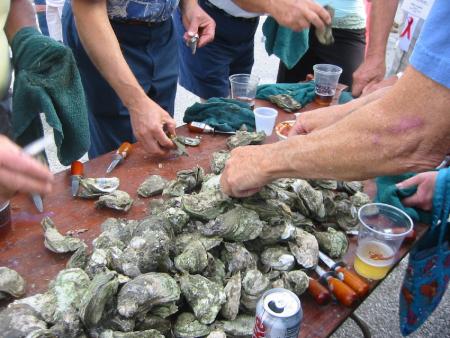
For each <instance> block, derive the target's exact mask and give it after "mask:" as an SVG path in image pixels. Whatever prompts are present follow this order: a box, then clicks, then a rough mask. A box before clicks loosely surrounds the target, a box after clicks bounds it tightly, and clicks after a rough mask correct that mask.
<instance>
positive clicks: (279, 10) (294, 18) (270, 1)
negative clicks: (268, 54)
mask: <svg viewBox="0 0 450 338" xmlns="http://www.w3.org/2000/svg"><path fill="white" fill-rule="evenodd" d="M233 1H234V2H235V3H236V4H237V5H238V6H239V7H241V8H243V9H245V10H247V11H249V12H255V13H268V14H270V15H271V16H272V17H273V18H274V19H275V20H276V21H277V22H278V23H279V24H280V25H283V26H286V27H289V28H291V29H293V30H295V31H300V30H302V29H305V28H309V26H310V25H311V24H312V25H314V26H316V27H317V28H319V29H323V28H324V27H325V25H326V24H330V23H331V18H330V15H329V14H328V12H327V11H326V10H325V9H324V8H323V7H322V6H320V5H319V4H317V3H316V2H314V1H312V0H301V1H297V0H233Z"/></svg>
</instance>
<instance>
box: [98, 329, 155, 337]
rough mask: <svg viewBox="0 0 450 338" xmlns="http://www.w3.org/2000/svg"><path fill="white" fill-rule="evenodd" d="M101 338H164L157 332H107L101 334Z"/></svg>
mask: <svg viewBox="0 0 450 338" xmlns="http://www.w3.org/2000/svg"><path fill="white" fill-rule="evenodd" d="M99 338H164V336H163V335H162V334H161V333H160V332H159V331H157V330H146V331H136V332H120V331H112V330H106V331H104V332H102V333H101V335H100V336H99Z"/></svg>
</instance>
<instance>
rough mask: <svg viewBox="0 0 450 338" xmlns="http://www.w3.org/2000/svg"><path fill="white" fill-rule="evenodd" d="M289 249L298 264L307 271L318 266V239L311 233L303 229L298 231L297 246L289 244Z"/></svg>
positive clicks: (296, 234) (296, 235) (296, 232)
mask: <svg viewBox="0 0 450 338" xmlns="http://www.w3.org/2000/svg"><path fill="white" fill-rule="evenodd" d="M289 249H290V251H291V252H292V254H293V255H294V256H295V259H296V260H297V263H298V264H300V265H301V266H302V267H304V268H305V269H310V268H312V267H314V266H316V265H317V262H318V259H319V244H318V243H317V240H316V238H315V237H314V236H313V235H311V234H310V233H308V232H306V231H304V230H302V229H296V231H295V244H294V243H291V242H289Z"/></svg>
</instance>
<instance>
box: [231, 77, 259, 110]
mask: <svg viewBox="0 0 450 338" xmlns="http://www.w3.org/2000/svg"><path fill="white" fill-rule="evenodd" d="M229 80H230V86H231V98H232V99H234V100H238V101H241V102H245V103H248V104H249V105H250V107H251V109H254V108H255V97H256V89H257V88H258V83H259V76H256V75H252V74H234V75H231V76H230V78H229Z"/></svg>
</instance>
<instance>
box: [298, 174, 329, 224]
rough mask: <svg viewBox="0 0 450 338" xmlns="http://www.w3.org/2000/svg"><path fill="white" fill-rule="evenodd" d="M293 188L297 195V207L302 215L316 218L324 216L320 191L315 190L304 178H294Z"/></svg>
mask: <svg viewBox="0 0 450 338" xmlns="http://www.w3.org/2000/svg"><path fill="white" fill-rule="evenodd" d="M293 189H294V191H295V192H296V193H297V195H298V201H297V202H298V208H299V211H300V212H301V213H302V214H303V215H305V216H307V217H312V218H314V219H317V220H323V219H324V218H325V215H326V213H325V206H324V204H323V195H322V192H321V191H319V190H315V189H314V188H313V187H312V186H311V185H310V184H309V183H308V182H307V181H305V180H295V182H294V183H293Z"/></svg>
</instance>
